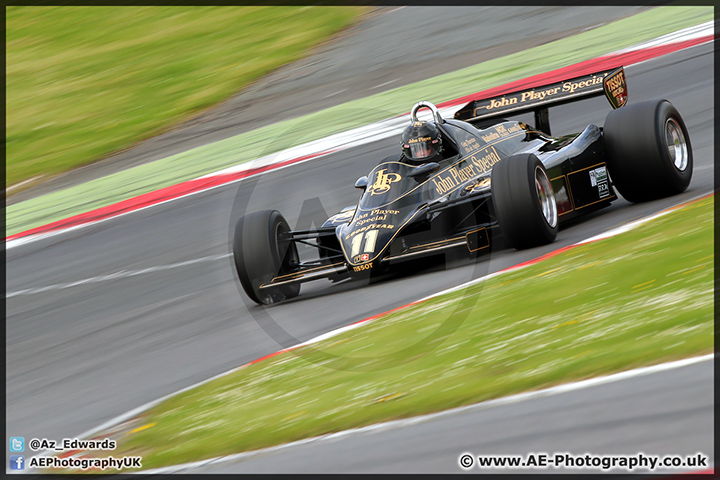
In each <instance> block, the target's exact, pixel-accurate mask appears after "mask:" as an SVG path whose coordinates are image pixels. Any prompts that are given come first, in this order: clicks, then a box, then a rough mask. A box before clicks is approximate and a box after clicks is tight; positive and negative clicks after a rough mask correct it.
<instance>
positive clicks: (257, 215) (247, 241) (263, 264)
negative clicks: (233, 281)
mask: <svg viewBox="0 0 720 480" xmlns="http://www.w3.org/2000/svg"><path fill="white" fill-rule="evenodd" d="M290 231H291V230H290V227H289V225H288V223H287V221H286V220H285V218H283V216H282V215H281V214H280V212H278V211H277V210H262V211H259V212H254V213H250V214H248V215H245V216H244V217H243V218H241V219H240V220H239V221H238V223H237V224H236V226H235V234H234V237H233V258H234V260H235V268H236V270H237V274H238V278H239V279H240V284H241V285H242V287H243V289H244V290H245V293H247V295H248V297H250V299H251V300H252V301H254V302H255V303H258V304H265V305H268V304H271V303H276V302H279V301H282V300H285V299H288V298H293V297H296V296H297V295H298V293H300V284H299V283H295V284H289V285H278V286H276V287H271V288H262V289H261V288H260V286H261V285H263V284H267V283H268V282H270V281H271V280H272V279H273V278H275V277H278V276H281V275H286V274H289V273H292V272H293V269H294V268H295V265H297V263H298V252H297V246H296V245H295V243H293V242H292V241H290V240H289V233H290Z"/></svg>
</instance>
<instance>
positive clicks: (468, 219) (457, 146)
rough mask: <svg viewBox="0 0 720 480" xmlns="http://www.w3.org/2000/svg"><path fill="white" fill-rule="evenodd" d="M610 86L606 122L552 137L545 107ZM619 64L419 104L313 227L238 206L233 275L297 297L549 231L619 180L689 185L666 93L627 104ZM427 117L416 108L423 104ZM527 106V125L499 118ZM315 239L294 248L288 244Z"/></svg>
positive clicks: (264, 296) (261, 289) (611, 191)
mask: <svg viewBox="0 0 720 480" xmlns="http://www.w3.org/2000/svg"><path fill="white" fill-rule="evenodd" d="M599 95H605V96H606V97H607V99H608V101H609V102H610V104H611V106H612V107H613V109H612V110H611V111H610V112H609V113H608V115H607V117H606V119H605V124H604V126H603V127H598V126H596V125H592V124H591V125H588V126H586V127H585V128H584V129H582V130H581V131H580V132H578V133H574V134H572V135H564V136H560V137H553V136H552V135H551V134H550V124H549V120H548V108H549V107H551V106H557V105H561V104H565V103H568V102H574V101H577V100H579V99H583V98H587V97H592V96H599ZM627 99H628V97H627V86H626V80H625V74H624V70H623V68H622V67H620V68H618V69H615V70H608V71H602V72H598V73H595V74H591V75H585V76H582V77H577V78H572V79H569V80H566V81H562V82H558V83H554V84H549V85H545V86H542V87H536V88H532V89H528V90H524V91H518V92H513V93H507V94H504V95H502V96H499V97H494V98H489V99H480V100H474V101H472V102H470V103H469V104H467V105H466V106H465V107H463V108H461V109H460V110H459V111H458V112H457V113H456V114H455V118H454V119H443V118H442V117H441V115H440V113H439V112H438V109H437V108H436V107H435V106H434V105H433V104H431V103H429V102H419V103H417V104H416V105H415V106H414V107H413V108H412V110H411V112H410V122H411V123H410V125H409V126H408V127H407V129H406V130H405V132H403V135H402V138H401V145H400V147H401V148H399V149H398V150H399V151H400V150H402V152H403V153H401V154H398V155H395V156H391V157H388V158H385V159H384V160H382V161H381V162H380V163H379V164H378V165H377V166H376V167H375V168H373V169H372V170H371V171H370V172H369V173H368V174H367V176H364V177H361V178H359V179H358V180H357V181H356V182H355V187H356V188H358V189H360V190H362V194H361V197H360V200H359V201H358V203H357V205H353V206H349V207H346V208H344V209H342V211H340V212H339V213H337V214H335V215H333V216H331V217H330V218H328V219H327V220H326V221H325V222H324V224H323V225H322V227H320V228H317V229H313V230H292V229H291V228H290V226H289V225H288V223H287V221H286V220H285V219H284V218H283V216H282V215H281V214H280V213H279V212H277V211H275V210H265V211H258V212H254V213H250V214H248V215H245V216H244V217H243V218H241V219H240V220H239V221H238V223H237V226H236V228H235V232H234V237H233V256H234V261H235V266H236V268H237V273H238V277H239V279H240V283H241V284H242V286H243V289H244V290H245V292H246V293H247V295H248V296H249V297H250V298H251V299H252V300H253V301H255V302H256V303H259V304H270V303H274V302H278V301H282V300H284V299H288V298H292V297H295V296H297V295H298V293H299V291H300V284H301V283H303V282H306V281H309V280H315V279H319V278H327V279H330V280H332V281H339V280H343V279H345V278H348V277H353V278H363V277H367V276H369V275H371V274H375V273H377V272H381V271H385V270H387V269H388V268H391V267H392V266H393V265H395V264H397V263H400V262H404V261H407V260H412V259H416V258H419V257H422V256H428V255H436V254H439V253H443V252H450V251H455V252H465V253H466V254H468V256H473V255H477V254H480V253H484V252H487V251H489V250H490V247H491V242H492V241H493V238H494V237H495V238H504V239H505V243H506V244H507V245H509V246H511V247H514V248H516V249H524V248H530V247H534V246H538V245H543V244H547V243H550V242H552V241H553V240H554V239H555V236H556V234H557V231H558V226H559V225H561V224H563V223H564V222H566V221H568V220H570V219H573V218H576V217H578V216H580V215H584V214H586V213H588V212H591V211H594V210H596V209H598V208H602V207H604V206H607V205H609V204H610V202H612V201H613V200H616V199H617V198H618V197H617V193H616V192H619V193H620V194H621V195H622V196H623V197H624V198H625V199H626V200H628V201H631V202H642V201H646V200H651V199H655V198H660V197H664V196H669V195H674V194H677V193H680V192H682V191H684V190H685V189H686V188H687V187H688V184H689V183H690V178H691V176H692V170H693V157H692V149H691V146H690V138H689V136H688V132H687V129H686V127H685V123H684V122H683V119H682V117H681V116H680V114H679V113H678V111H677V110H676V109H675V107H673V105H672V104H671V103H670V102H668V101H667V100H651V101H645V102H639V103H635V104H632V103H630V104H626V103H627ZM422 108H427V109H429V110H430V111H431V113H432V121H426V122H424V121H420V120H418V116H417V113H418V111H419V110H420V109H422ZM531 112H532V113H534V120H535V125H534V126H530V125H528V124H526V123H523V122H519V121H507V119H506V117H510V116H514V115H517V114H521V113H531ZM298 243H303V244H307V245H312V246H313V247H315V248H316V249H317V256H316V258H313V259H309V260H302V261H301V259H300V258H299V256H298V249H297V244H298Z"/></svg>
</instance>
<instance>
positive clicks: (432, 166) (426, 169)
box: [408, 162, 440, 177]
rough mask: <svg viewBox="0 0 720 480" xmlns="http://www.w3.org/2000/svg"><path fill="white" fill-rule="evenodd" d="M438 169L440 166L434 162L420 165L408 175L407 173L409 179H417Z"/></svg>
mask: <svg viewBox="0 0 720 480" xmlns="http://www.w3.org/2000/svg"><path fill="white" fill-rule="evenodd" d="M438 168H440V165H439V164H438V163H436V162H428V163H423V164H422V165H420V166H417V167H415V168H413V169H412V171H410V173H408V176H409V177H419V176H422V175H427V174H429V173H432V172H434V171H435V170H437V169H438Z"/></svg>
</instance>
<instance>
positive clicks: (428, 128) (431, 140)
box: [401, 122, 442, 162]
mask: <svg viewBox="0 0 720 480" xmlns="http://www.w3.org/2000/svg"><path fill="white" fill-rule="evenodd" d="M401 141H402V149H403V154H404V155H405V157H406V158H407V159H408V160H413V161H416V162H420V161H422V162H425V161H427V160H428V159H430V158H432V157H434V156H435V155H437V154H439V153H440V152H442V136H441V135H440V130H438V128H437V126H436V125H435V123H433V122H413V123H412V124H411V125H410V126H408V127H407V128H406V129H405V130H404V131H403V133H402V136H401Z"/></svg>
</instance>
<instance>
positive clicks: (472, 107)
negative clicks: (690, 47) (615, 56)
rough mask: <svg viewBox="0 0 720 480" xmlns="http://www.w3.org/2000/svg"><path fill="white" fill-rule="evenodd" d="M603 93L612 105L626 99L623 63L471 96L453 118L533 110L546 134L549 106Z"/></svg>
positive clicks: (484, 118)
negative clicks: (495, 93)
mask: <svg viewBox="0 0 720 480" xmlns="http://www.w3.org/2000/svg"><path fill="white" fill-rule="evenodd" d="M603 93H604V94H605V96H606V97H607V99H608V101H609V102H610V105H612V107H613V108H620V107H622V106H623V105H625V104H626V103H627V98H628V96H627V82H626V81H625V71H624V69H623V67H620V68H618V69H615V70H605V71H601V72H597V73H592V74H589V75H583V76H580V77H575V78H572V79H570V80H564V81H561V82H557V83H551V84H548V85H543V86H540V87H534V88H531V89H528V90H520V91H516V92H511V93H506V94H504V95H500V96H497V97H492V98H488V99H478V100H473V101H471V102H470V103H468V104H467V105H465V106H464V107H463V108H461V109H460V110H458V111H457V113H455V118H456V119H458V120H464V121H466V122H470V123H474V124H477V123H485V121H487V120H489V119H493V118H496V117H503V116H507V115H517V114H520V113H528V112H534V113H535V128H537V129H538V130H540V131H543V132H545V133H547V134H548V135H549V134H550V122H549V119H548V107H552V106H558V105H563V104H565V103H570V102H575V101H577V100H580V99H584V98H590V97H597V96H600V95H602V94H603Z"/></svg>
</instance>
